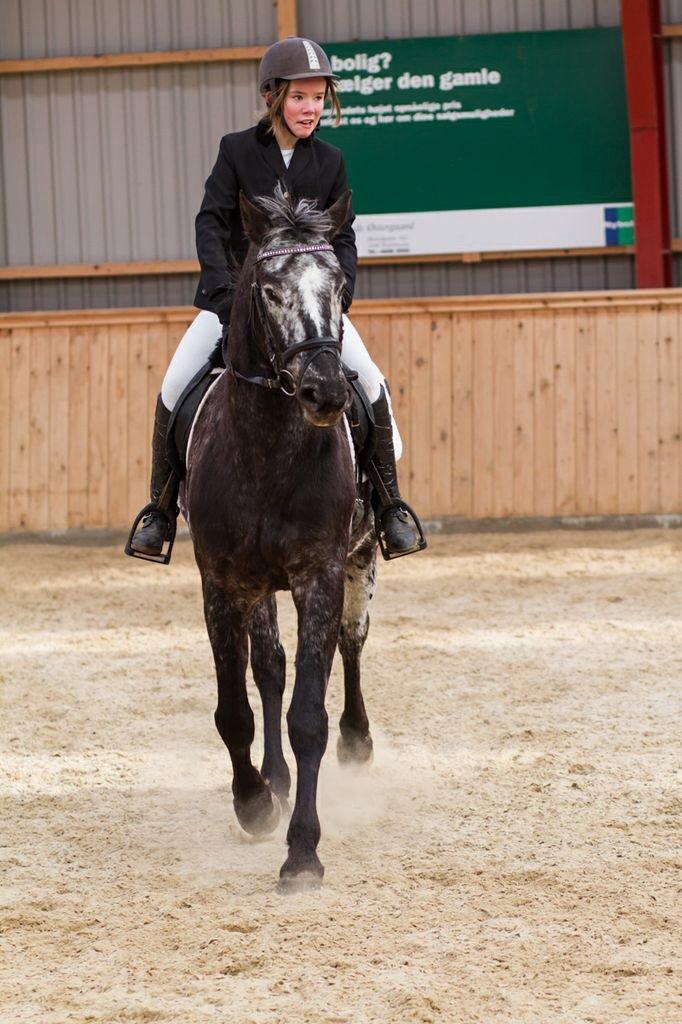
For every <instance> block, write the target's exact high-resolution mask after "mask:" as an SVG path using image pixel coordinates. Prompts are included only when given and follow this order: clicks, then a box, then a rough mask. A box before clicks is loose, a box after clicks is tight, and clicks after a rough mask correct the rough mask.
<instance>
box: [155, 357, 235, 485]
mask: <svg viewBox="0 0 682 1024" xmlns="http://www.w3.org/2000/svg"><path fill="white" fill-rule="evenodd" d="M224 372H225V364H224V363H223V356H222V341H219V342H218V344H217V345H216V347H215V348H214V350H213V352H212V353H211V355H210V357H209V359H208V361H207V362H205V363H204V365H203V366H202V367H201V369H200V370H199V371H198V372H197V373H195V374H194V376H193V377H192V379H191V381H190V382H189V384H188V385H187V387H186V388H185V390H184V391H183V392H182V394H181V395H180V397H179V398H178V400H177V402H176V403H175V405H174V406H173V411H172V412H171V414H170V419H169V421H168V430H167V432H166V454H167V455H168V461H169V463H170V464H171V466H172V467H173V472H174V473H175V475H176V476H177V477H178V479H179V480H184V478H185V473H186V472H187V442H188V441H189V434H190V431H191V429H192V424H193V423H194V418H195V416H196V414H197V410H198V408H199V406H200V405H201V402H202V401H203V398H204V395H205V394H206V392H207V391H208V389H209V388H210V386H211V384H213V383H214V382H215V381H216V379H217V378H218V377H219V376H220V374H221V373H224Z"/></svg>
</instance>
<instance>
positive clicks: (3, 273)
mask: <svg viewBox="0 0 682 1024" xmlns="http://www.w3.org/2000/svg"><path fill="white" fill-rule="evenodd" d="M198 270H199V264H198V262H197V261H196V260H127V261H125V262H121V263H111V262H109V263H106V262H103V263H50V264H46V265H44V266H15V267H0V281H44V280H49V279H51V278H73V277H131V276H135V277H144V276H145V275H147V274H196V273H197V272H198Z"/></svg>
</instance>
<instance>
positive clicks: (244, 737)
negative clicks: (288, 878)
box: [203, 580, 279, 835]
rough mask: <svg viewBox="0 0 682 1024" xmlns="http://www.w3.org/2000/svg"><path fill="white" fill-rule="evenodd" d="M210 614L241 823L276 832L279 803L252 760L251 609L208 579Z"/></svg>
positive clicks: (220, 710) (220, 720) (218, 715)
mask: <svg viewBox="0 0 682 1024" xmlns="http://www.w3.org/2000/svg"><path fill="white" fill-rule="evenodd" d="M203 590H204V616H205V618H206V627H207V629H208V635H209V639H210V641H211V647H212V648H213V658H214V661H215V667H216V676H217V679H218V706H217V708H216V712H215V724H216V727H217V729H218V732H219V733H220V736H221V738H222V740H223V742H224V744H225V746H226V747H227V749H228V752H229V755H230V760H231V761H232V771H233V778H232V794H233V797H234V809H235V813H236V815H237V818H238V820H239V824H240V825H241V826H242V828H243V829H244V830H245V831H246V832H250V833H251V834H253V835H262V834H264V833H266V832H271V831H272V830H273V829H274V828H275V827H276V825H277V822H278V821H279V803H278V801H277V800H276V799H275V797H274V796H273V795H272V793H271V792H270V789H269V787H268V786H267V785H266V784H265V782H263V779H262V778H261V774H260V772H259V771H258V769H257V768H255V767H254V765H253V764H252V763H251V744H252V743H253V735H254V723H253V711H252V710H251V706H250V704H249V699H248V696H247V693H246V662H247V657H248V642H247V626H246V623H247V618H248V611H249V610H248V609H246V608H244V607H242V606H241V605H240V604H239V603H238V602H236V601H233V600H232V599H231V597H230V595H229V594H228V593H227V592H226V590H225V588H224V587H220V586H218V585H216V584H214V583H211V582H210V581H206V580H204V582H203Z"/></svg>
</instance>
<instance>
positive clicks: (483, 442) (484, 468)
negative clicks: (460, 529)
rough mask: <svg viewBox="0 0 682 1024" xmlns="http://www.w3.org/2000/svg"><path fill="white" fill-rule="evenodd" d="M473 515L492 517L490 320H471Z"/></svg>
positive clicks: (492, 429)
mask: <svg viewBox="0 0 682 1024" xmlns="http://www.w3.org/2000/svg"><path fill="white" fill-rule="evenodd" d="M472 349H473V389H472V390H473V454H474V457H473V514H474V516H475V517H477V518H480V517H482V516H492V515H494V514H495V473H494V470H495V447H494V443H495V442H494V438H495V433H494V415H495V407H494V401H493V393H494V353H493V318H492V315H490V314H486V313H484V314H482V315H480V316H476V317H474V318H473V322H472Z"/></svg>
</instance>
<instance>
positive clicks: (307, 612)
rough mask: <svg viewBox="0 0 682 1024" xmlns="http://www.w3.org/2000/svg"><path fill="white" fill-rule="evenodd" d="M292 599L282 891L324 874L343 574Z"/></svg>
mask: <svg viewBox="0 0 682 1024" xmlns="http://www.w3.org/2000/svg"><path fill="white" fill-rule="evenodd" d="M291 593H292V596H293V599H294V603H295V605H296V610H297V612H298V647H297V650H296V682H295V684H294V692H293V696H292V700H291V705H290V707H289V711H288V712H287V724H288V726H289V739H290V741H291V747H292V750H293V752H294V754H295V756H296V765H297V769H298V776H297V780H296V804H295V806H294V811H293V814H292V816H291V822H290V823H289V831H288V832H287V843H288V844H289V856H288V857H287V859H286V861H285V862H284V864H283V865H282V868H281V870H280V886H281V888H283V889H288V888H297V887H298V886H300V885H315V884H319V882H320V880H321V879H322V876H323V874H324V868H323V867H322V864H321V862H320V859H319V857H318V856H317V844H318V843H319V841H320V821H319V818H318V816H317V778H318V774H319V770H320V762H321V760H322V755H323V754H324V752H325V749H326V747H327V736H328V725H327V712H326V710H325V706H324V699H325V693H326V689H327V682H328V681H329V673H330V671H331V666H332V659H333V657H334V649H335V647H336V642H337V639H338V635H339V623H340V620H341V610H342V608H343V570H342V568H341V567H337V568H330V569H328V570H326V571H325V572H324V573H321V574H319V575H317V576H314V577H311V576H309V575H306V576H300V577H297V578H296V579H294V580H292V582H291Z"/></svg>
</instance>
